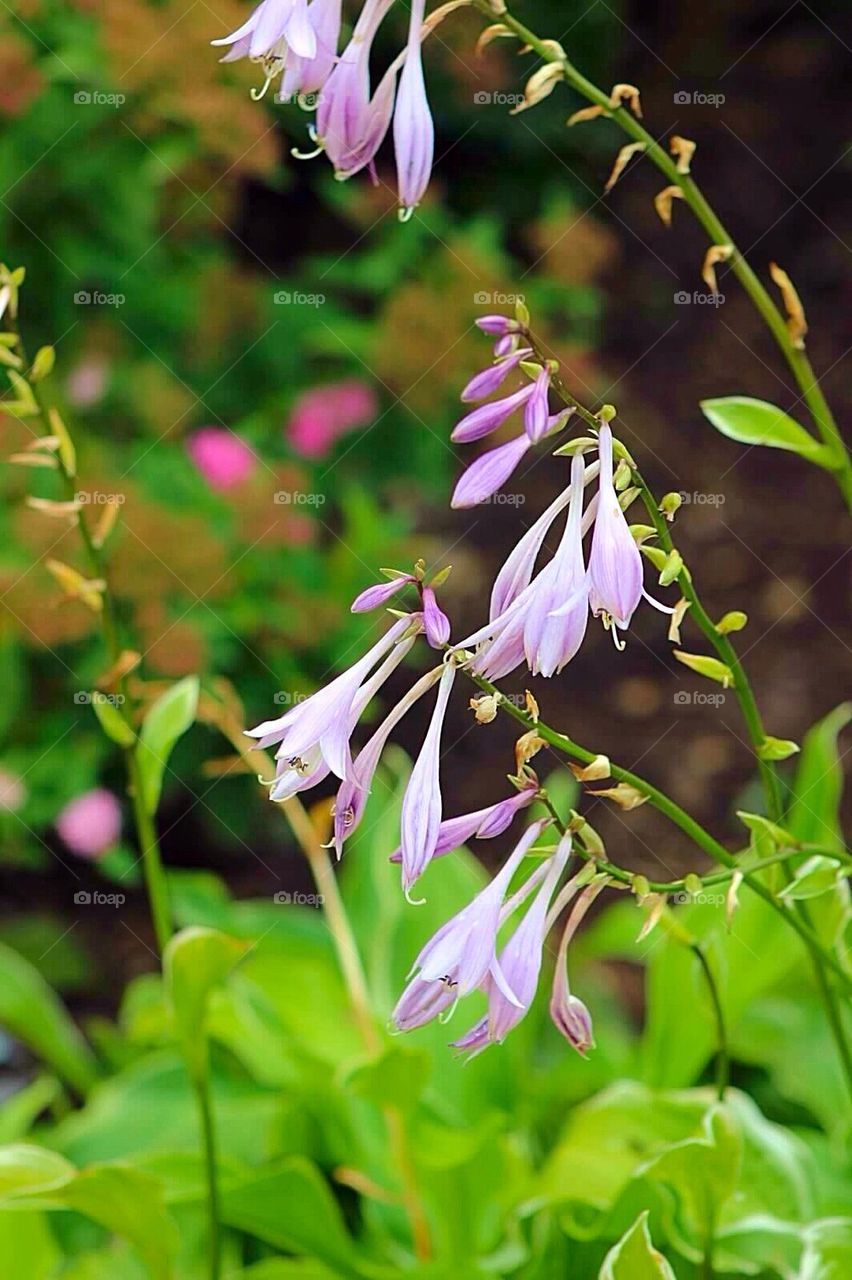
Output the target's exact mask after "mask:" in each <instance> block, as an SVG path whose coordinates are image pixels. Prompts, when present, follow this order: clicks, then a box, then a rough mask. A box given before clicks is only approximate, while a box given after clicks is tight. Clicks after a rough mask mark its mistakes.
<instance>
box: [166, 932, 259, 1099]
mask: <svg viewBox="0 0 852 1280" xmlns="http://www.w3.org/2000/svg"><path fill="white" fill-rule="evenodd" d="M248 945H249V944H248V943H246V942H241V941H240V940H239V939H238V938H229V937H228V936H227V934H224V933H220V932H219V931H218V930H217V929H207V928H203V927H201V926H193V927H192V928H189V929H183V930H181V932H180V933H176V934H175V936H174V937H173V938H172V939H171V940H170V941H169V944H168V946H167V947H166V949H165V951H164V953H163V978H164V980H165V984H166V990H167V991H168V993H169V996H170V998H171V1002H172V1008H173V1010H174V1015H175V1021H176V1023H177V1028H178V1034H179V1037H180V1040H181V1045H182V1048H183V1052H184V1056H185V1058H186V1063H187V1067H188V1069H189V1073H190V1075H191V1076H192V1077H193V1079H195V1080H198V1079H200V1078H201V1076H202V1075H203V1073H204V1070H205V1065H206V1061H207V1052H206V1036H205V1025H204V1024H205V1016H206V1013H207V1002H208V999H209V997H210V993H211V992H212V991H213V989H214V988H215V987H217V986H219V985H220V984H221V983H223V982H224V981H225V978H227V976H228V974H229V973H230V972H231V970H232V969H233V967H234V965H235V964H236V963H237V962H238V960H240V958H241V957H242V956H243V955H244V954H245V952H246V950H247V949H248Z"/></svg>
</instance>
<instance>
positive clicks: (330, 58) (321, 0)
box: [277, 0, 341, 102]
mask: <svg viewBox="0 0 852 1280" xmlns="http://www.w3.org/2000/svg"><path fill="white" fill-rule="evenodd" d="M340 16H341V0H311V3H310V4H309V5H308V9H307V19H308V22H309V23H310V26H311V27H312V28H313V32H314V37H315V41H316V52H315V53H314V55H313V57H309V58H308V57H300V56H299V55H298V54H296V53H294V52H293V50H292V48H291V49H289V50H288V52H287V55H286V58H285V63H284V74H283V75H282V77H281V87H280V89H279V91H278V97H277V101H278V102H289V101H291V100H292V99H293V98H297V97H298V96H299V95H300V94H310V93H316V92H317V91H318V90H320V89H321V88H322V86H323V85H324V84H325V82H326V80H327V79H328V77H329V76H330V75H331V72H332V70H333V68H334V64H335V62H336V61H337V45H338V42H339V40H340Z"/></svg>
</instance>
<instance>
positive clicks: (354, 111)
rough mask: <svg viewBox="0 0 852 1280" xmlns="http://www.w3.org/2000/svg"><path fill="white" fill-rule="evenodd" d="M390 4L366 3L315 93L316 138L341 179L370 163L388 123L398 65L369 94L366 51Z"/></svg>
mask: <svg viewBox="0 0 852 1280" xmlns="http://www.w3.org/2000/svg"><path fill="white" fill-rule="evenodd" d="M392 4H393V0H366V4H365V5H364V8H363V9H362V10H361V13H360V15H359V17H358V21H357V22H356V24H355V28H354V30H353V32H352V37H351V39H350V41H349V43H348V45H347V46H346V48H345V49H344V50H343V52H342V53H341V55H340V58H339V59H338V62H337V65H336V66H335V68H334V70H333V71H332V73H331V75H330V76H329V77H328V80H327V81H326V83H325V85H324V86H323V89H322V91H321V93H320V95H319V101H318V103H317V117H316V129H315V136H316V141H317V144H318V145H319V146H320V147H322V148H324V149H325V151H326V154H327V155H328V158H329V160H330V161H331V163H332V164H333V165H334V169H335V172H336V174H337V176H338V177H339V178H349V177H351V176H352V175H353V174H354V173H357V172H358V171H359V169H363V168H364V166H365V165H368V164H371V163H372V161H373V159H374V157H375V155H376V152H377V151H378V149H379V147H380V146H381V145H382V142H383V141H384V137H385V134H386V133H387V131H388V127H389V125H390V121H391V113H392V112H393V102H394V95H395V92H396V77H397V72H398V66H397V64H396V63H392V64H391V66H390V67H388V69H387V71H386V72H385V74H384V76H383V77H382V79H381V81H380V82H379V85H378V88H377V89H376V91H375V93H374V94H373V95H372V97H371V96H370V51H371V49H372V44H373V40H374V39H375V35H376V32H377V30H378V28H379V25H380V23H381V21H382V19H383V18H384V16H385V14H386V13H387V11H388V9H389V8H390V7H391V5H392Z"/></svg>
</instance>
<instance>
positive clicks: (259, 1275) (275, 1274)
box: [233, 1258, 338, 1280]
mask: <svg viewBox="0 0 852 1280" xmlns="http://www.w3.org/2000/svg"><path fill="white" fill-rule="evenodd" d="M337 1274H338V1273H337V1272H336V1271H329V1269H328V1267H324V1266H323V1265H322V1263H321V1262H314V1261H312V1260H311V1259H309V1258H267V1259H266V1261H265V1262H256V1263H255V1265H254V1266H253V1267H247V1268H246V1269H245V1271H240V1272H239V1273H238V1274H237V1275H235V1276H234V1277H233V1280H336V1277H337Z"/></svg>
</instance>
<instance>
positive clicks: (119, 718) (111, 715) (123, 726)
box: [92, 693, 136, 747]
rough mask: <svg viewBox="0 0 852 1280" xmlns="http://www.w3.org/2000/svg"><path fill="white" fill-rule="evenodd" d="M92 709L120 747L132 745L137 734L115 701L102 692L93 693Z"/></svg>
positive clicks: (107, 733)
mask: <svg viewBox="0 0 852 1280" xmlns="http://www.w3.org/2000/svg"><path fill="white" fill-rule="evenodd" d="M92 710H93V711H94V713H95V715H96V716H97V718H98V722H99V724H100V726H101V728H102V729H103V731H104V733H105V734H106V736H107V737H108V738H109V739H110V740H111V741H112V742H116V743H118V745H119V746H120V747H132V746H133V743H134V742H135V741H136V734H135V733H134V732H133V729H132V728H131V726H130V725H129V724H128V723H127V721H126V720H125V718H124V716H123V715H122V714H121V712H120V711H119V709H118V707H117V706H116V705H115V703H114V702H111V701H110V699H109V698H106V697H104V695H103V694H101V693H95V694H93V695H92Z"/></svg>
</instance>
